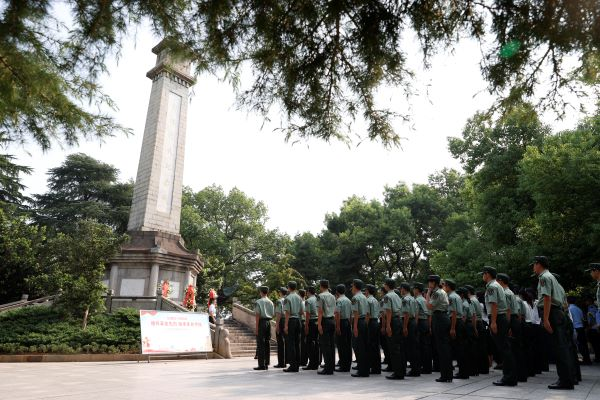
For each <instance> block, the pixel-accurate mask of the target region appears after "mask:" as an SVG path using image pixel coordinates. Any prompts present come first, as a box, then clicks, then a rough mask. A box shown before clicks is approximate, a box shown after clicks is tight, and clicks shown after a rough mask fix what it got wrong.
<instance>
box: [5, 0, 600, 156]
mask: <svg viewBox="0 0 600 400" xmlns="http://www.w3.org/2000/svg"><path fill="white" fill-rule="evenodd" d="M143 20H147V21H149V22H150V25H151V27H152V30H153V31H154V33H155V34H156V35H157V36H159V37H167V38H170V41H171V44H172V45H173V47H174V48H176V49H177V50H178V51H179V52H180V53H181V54H182V55H184V56H186V57H189V58H191V59H192V60H193V61H194V62H195V63H196V65H197V71H198V72H205V71H209V72H211V73H216V74H219V75H221V76H222V77H224V78H225V79H228V80H229V81H230V82H232V83H233V84H234V86H236V87H237V88H238V89H239V92H238V93H239V101H240V104H241V105H243V106H245V107H246V108H248V109H251V110H255V111H257V112H259V113H262V114H264V115H265V116H267V115H268V113H269V110H271V109H272V107H273V106H277V107H279V108H280V109H281V110H282V114H283V126H282V128H283V130H284V132H285V134H286V137H288V138H290V137H294V136H297V137H300V138H307V137H317V138H321V139H325V140H329V139H332V138H339V139H342V140H348V130H347V127H348V125H350V124H351V123H352V122H353V121H354V119H356V118H361V119H364V120H365V121H366V123H367V124H366V126H367V135H366V136H367V137H368V138H369V139H371V140H379V141H381V142H382V143H383V144H384V145H386V146H389V145H397V144H398V143H399V141H400V136H399V134H398V133H397V132H395V131H394V129H393V128H392V120H393V119H394V118H395V117H397V116H398V115H397V114H396V113H395V110H394V109H393V108H391V107H388V106H387V105H385V104H378V103H377V101H376V93H377V90H378V89H379V88H380V87H381V85H383V84H389V85H392V86H395V87H398V88H400V89H401V91H403V92H404V93H406V94H410V92H411V89H410V88H411V82H412V71H410V70H409V68H408V67H407V60H408V57H409V54H407V51H406V46H405V45H404V44H405V41H406V40H408V39H407V38H410V37H411V35H412V34H416V36H417V38H418V41H419V44H420V48H421V50H422V56H423V65H424V67H429V66H430V65H429V64H430V61H431V57H432V55H433V54H435V53H436V52H438V51H439V50H440V49H444V50H449V51H451V50H452V49H453V48H454V47H455V46H456V45H458V44H459V43H460V42H461V40H463V39H474V40H476V41H478V42H479V43H480V44H481V47H482V58H481V60H480V64H481V71H482V75H483V77H484V78H485V79H486V81H487V82H488V83H489V90H490V92H492V93H493V94H495V95H498V96H499V99H500V100H499V102H498V106H502V107H508V106H510V105H511V104H515V103H518V102H521V101H523V100H531V99H533V98H539V99H540V103H539V106H540V107H542V108H545V107H552V108H553V109H554V110H556V111H558V112H559V114H564V112H565V110H566V109H567V108H566V107H565V103H566V100H565V97H564V95H565V94H567V93H575V94H576V95H577V96H578V97H579V98H582V97H583V96H585V95H587V94H589V91H588V90H587V88H588V87H589V86H586V85H597V84H598V83H599V81H600V75H599V71H600V53H599V50H598V49H599V48H600V35H599V34H598V29H597V27H598V26H600V6H599V5H598V2H597V1H593V0H556V1H545V0H518V1H491V0H482V1H473V0H464V1H455V0H427V1H409V0H402V1H397V0H379V1H364V0H331V1H330V0H293V1H287V0H261V1H256V0H218V1H216V0H173V1H166V2H165V1H162V2H161V1H133V0H112V1H102V2H98V1H93V0H77V1H75V0H70V1H57V0H54V1H52V0H41V1H40V0H7V1H5V2H3V7H2V8H1V11H0V134H5V135H7V137H8V138H9V139H11V140H15V141H18V142H23V141H26V140H29V139H32V140H33V141H34V142H36V143H38V144H39V145H40V146H42V148H48V147H50V145H51V141H52V139H58V140H61V141H64V142H66V143H68V144H76V143H77V142H78V140H79V138H80V137H100V138H103V137H106V136H109V135H112V134H114V133H116V132H123V131H125V132H127V129H125V128H123V127H122V126H120V125H119V124H117V123H116V122H115V120H114V119H113V117H111V116H110V115H109V114H108V113H107V110H106V109H107V108H108V109H110V108H114V107H115V104H113V102H112V101H111V99H110V98H109V97H107V96H106V95H105V94H104V93H103V92H102V88H101V87H100V85H99V78H100V77H101V76H102V74H103V73H105V72H107V71H106V64H105V62H106V58H107V57H109V56H112V55H115V54H117V55H118V54H119V52H120V49H121V44H122V42H123V38H124V37H125V36H126V35H127V34H129V33H131V32H133V31H134V30H135V29H136V28H137V27H138V26H139V24H140V22H141V21H143ZM573 59H576V60H577V61H576V62H575V63H573V62H571V61H572V60H573ZM247 66H248V67H249V68H250V69H251V71H252V72H253V76H252V78H251V79H250V80H249V81H246V82H242V84H240V79H241V71H242V70H243V68H245V67H247ZM548 83H549V85H548ZM98 110H100V111H98ZM400 117H403V118H408V116H406V115H400Z"/></svg>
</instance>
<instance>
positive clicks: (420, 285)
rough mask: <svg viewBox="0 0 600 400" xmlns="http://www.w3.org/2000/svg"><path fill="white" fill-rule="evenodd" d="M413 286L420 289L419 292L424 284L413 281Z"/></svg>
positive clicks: (423, 287)
mask: <svg viewBox="0 0 600 400" xmlns="http://www.w3.org/2000/svg"><path fill="white" fill-rule="evenodd" d="M413 288H415V289H418V290H420V291H421V292H422V291H423V290H424V289H425V286H423V284H422V283H421V282H415V283H413Z"/></svg>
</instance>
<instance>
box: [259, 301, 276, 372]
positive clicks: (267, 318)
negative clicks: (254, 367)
mask: <svg viewBox="0 0 600 400" xmlns="http://www.w3.org/2000/svg"><path fill="white" fill-rule="evenodd" d="M254 313H255V314H256V316H258V318H259V320H258V331H257V332H256V347H257V352H258V354H257V358H258V366H259V368H266V367H267V366H268V365H269V362H270V360H271V343H270V340H271V319H272V318H273V315H274V313H275V309H274V306H273V302H272V301H271V300H269V298H268V297H267V296H264V297H261V298H260V299H258V300H256V303H255V304H254Z"/></svg>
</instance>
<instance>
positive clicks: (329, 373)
mask: <svg viewBox="0 0 600 400" xmlns="http://www.w3.org/2000/svg"><path fill="white" fill-rule="evenodd" d="M317 374H318V375H333V372H327V371H319V372H317Z"/></svg>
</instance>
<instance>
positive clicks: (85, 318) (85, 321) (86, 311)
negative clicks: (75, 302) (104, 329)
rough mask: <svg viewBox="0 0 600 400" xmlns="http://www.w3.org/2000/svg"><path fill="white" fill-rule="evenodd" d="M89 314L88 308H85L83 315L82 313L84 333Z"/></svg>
mask: <svg viewBox="0 0 600 400" xmlns="http://www.w3.org/2000/svg"><path fill="white" fill-rule="evenodd" d="M89 314H90V306H87V307H86V308H85V313H83V330H84V331H85V329H86V328H87V320H88V315H89Z"/></svg>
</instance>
